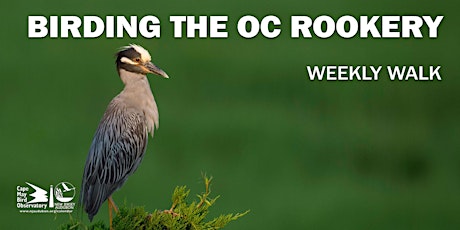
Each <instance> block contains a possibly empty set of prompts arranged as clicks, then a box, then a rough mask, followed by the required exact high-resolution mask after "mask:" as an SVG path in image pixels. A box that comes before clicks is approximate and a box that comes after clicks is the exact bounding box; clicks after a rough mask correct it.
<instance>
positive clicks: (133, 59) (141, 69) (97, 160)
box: [80, 45, 168, 220]
mask: <svg viewBox="0 0 460 230" xmlns="http://www.w3.org/2000/svg"><path fill="white" fill-rule="evenodd" d="M116 63H117V70H118V74H119V75H120V78H121V80H122V81H123V83H124V85H125V87H124V89H123V91H122V92H121V93H120V94H119V95H117V96H116V97H115V98H114V99H113V100H112V101H111V102H110V104H109V106H108V107H107V109H106V111H105V113H104V116H103V117H102V120H101V121H100V123H99V126H98V128H97V130H96V133H95V135H94V138H93V142H92V144H91V147H90V150H89V153H88V157H87V158H86V165H85V169H84V173H83V180H82V187H81V195H80V202H81V204H82V205H83V206H84V210H85V211H86V212H87V213H88V217H89V219H90V220H92V219H93V217H94V215H96V213H97V212H98V210H99V208H100V207H101V205H102V204H103V203H104V201H105V200H107V199H108V198H109V197H110V196H111V195H112V194H113V193H114V192H115V191H116V190H117V189H119V188H120V187H121V186H122V185H123V184H124V183H125V182H126V180H127V179H128V177H129V176H130V175H131V174H133V173H134V172H135V171H136V169H137V168H138V166H139V164H140V163H141V161H142V158H143V156H144V153H145V150H146V146H147V140H148V134H149V133H151V135H152V136H153V132H154V129H155V127H156V128H158V125H159V123H158V121H159V115H158V109H157V105H156V103H155V100H154V97H153V94H152V91H151V89H150V85H149V82H148V80H147V77H146V74H147V73H154V74H157V75H161V76H163V77H166V78H167V77H168V75H167V74H166V73H165V72H164V71H162V70H161V69H159V68H158V67H156V66H155V65H153V64H152V63H151V62H150V55H149V54H148V52H147V51H146V50H145V49H143V48H142V47H140V46H136V45H131V46H128V47H124V48H123V49H122V50H121V51H120V52H118V53H117V61H116Z"/></svg>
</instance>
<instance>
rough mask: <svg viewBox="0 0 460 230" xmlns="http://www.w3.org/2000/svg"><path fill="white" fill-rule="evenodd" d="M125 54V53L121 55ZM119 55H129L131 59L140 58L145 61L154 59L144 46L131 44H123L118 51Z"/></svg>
mask: <svg viewBox="0 0 460 230" xmlns="http://www.w3.org/2000/svg"><path fill="white" fill-rule="evenodd" d="M120 54H123V55H120ZM117 55H118V56H124V57H128V58H130V59H133V58H136V57H137V58H140V60H142V62H143V63H145V62H149V61H151V60H152V57H151V56H150V53H149V51H147V50H146V49H144V48H143V47H142V46H139V45H135V44H130V45H129V46H123V47H121V48H120V51H119V52H118V53H117Z"/></svg>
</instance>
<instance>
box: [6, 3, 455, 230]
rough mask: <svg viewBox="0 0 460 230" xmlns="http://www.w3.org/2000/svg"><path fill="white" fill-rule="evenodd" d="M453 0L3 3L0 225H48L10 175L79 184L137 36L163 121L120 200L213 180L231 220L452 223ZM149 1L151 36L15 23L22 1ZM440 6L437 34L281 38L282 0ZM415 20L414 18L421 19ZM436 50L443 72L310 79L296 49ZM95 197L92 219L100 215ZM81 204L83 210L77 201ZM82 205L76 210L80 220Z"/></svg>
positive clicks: (424, 55) (386, 57) (51, 223)
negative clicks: (196, 20)
mask: <svg viewBox="0 0 460 230" xmlns="http://www.w3.org/2000/svg"><path fill="white" fill-rule="evenodd" d="M459 10H460V7H459V6H458V3H455V1H449V3H448V2H447V1H445V2H442V3H441V2H434V1H428V0H425V1H396V0H392V1H365V0H354V1H338V0H327V1H314V2H311V1H310V2H305V1H290V0H286V1H260V2H256V1H252V2H249V1H221V0H202V1H184V2H180V1H162V2H158V1H110V2H108V1H105V2H103V1H64V2H63V1H57V0H53V1H46V2H45V1H30V2H27V3H26V2H23V1H10V2H8V3H7V4H6V3H4V4H3V6H2V9H1V10H0V11H1V14H0V15H1V29H2V32H1V41H2V48H1V54H0V58H1V59H0V63H1V64H0V65H1V75H0V77H1V84H0V108H1V113H0V130H1V132H0V145H1V154H2V155H1V157H2V160H1V174H0V176H1V185H0V195H1V196H0V201H1V204H2V205H0V216H1V219H2V221H1V222H0V226H1V228H2V229H13V228H14V229H54V228H55V227H57V226H58V225H59V224H61V223H63V222H65V221H67V220H68V215H66V214H60V215H54V214H20V213H19V211H18V209H17V208H16V200H15V199H16V194H15V193H16V186H17V185H24V183H25V182H26V181H27V182H31V183H35V184H37V185H41V186H44V187H46V186H48V185H50V184H56V183H58V182H60V181H68V182H71V183H73V184H74V185H76V186H77V189H78V188H79V185H80V181H81V175H82V171H83V166H84V163H85V158H86V154H87V151H88V149H89V146H90V143H91V140H92V137H93V134H94V131H95V130H96V127H97V124H98V122H99V120H100V118H101V116H102V114H103V112H104V110H105V108H106V106H107V104H108V103H109V101H110V100H111V98H112V97H114V96H115V95H116V94H118V93H119V91H121V89H122V83H121V81H120V80H119V78H118V76H117V74H116V71H115V66H114V58H113V54H114V53H115V52H116V50H117V48H118V47H120V46H123V45H127V44H128V43H137V44H140V45H142V46H144V47H145V48H147V49H148V50H150V53H151V54H152V56H153V61H154V63H156V64H157V65H158V66H160V67H161V68H163V69H164V70H165V71H166V72H167V73H168V74H169V75H170V76H171V78H170V79H169V80H165V79H161V78H159V77H156V76H149V78H150V83H151V86H152V89H153V91H154V95H155V98H156V101H157V103H158V106H159V110H160V118H161V119H160V123H161V127H160V129H159V130H158V131H157V132H156V134H155V138H154V139H153V140H150V142H149V146H148V148H147V153H146V156H145V158H144V161H143V163H142V164H141V166H140V168H139V170H138V171H137V172H136V173H135V174H134V175H133V176H132V177H131V178H130V179H129V180H128V182H127V183H126V184H125V186H124V187H123V188H122V189H121V190H119V191H118V192H117V193H116V194H115V195H114V199H115V201H117V202H118V204H123V202H124V201H125V200H126V202H127V204H128V205H131V204H132V205H145V207H146V209H147V210H154V209H167V208H169V206H170V194H171V193H172V191H173V189H174V187H175V186H176V185H187V186H189V187H190V188H191V189H192V191H191V193H192V194H196V193H199V192H201V191H202V189H203V183H202V180H201V173H202V172H206V173H207V174H208V175H212V176H213V177H214V178H215V181H214V184H213V186H212V189H213V193H214V195H218V194H219V195H221V198H220V199H219V200H218V202H217V204H216V206H215V207H214V208H213V209H212V213H214V215H217V214H220V213H229V212H241V211H245V210H247V209H250V210H251V212H250V213H249V214H248V215H247V216H245V217H244V218H242V219H240V220H238V221H236V222H234V223H231V224H230V225H229V226H228V229H459V228H460V218H459V214H460V195H459V194H460V154H459V150H458V149H459V147H460V145H459V137H460V123H459V112H460V100H459V96H460V93H459V83H460V82H459V74H458V73H459V72H460V65H459V58H458V56H459V51H460V42H459V41H460V39H459V36H460V32H459V30H458V28H459V27H458V23H460V20H459V19H460V16H459V14H458V12H459ZM148 14H153V15H156V16H158V17H159V19H160V20H161V23H162V27H161V30H162V31H161V38H160V39H151V40H149V39H143V38H137V39H130V38H124V39H106V38H104V37H101V38H98V39H73V38H70V39H50V38H45V39H28V38H27V16H28V15H45V16H49V15H79V16H83V15H99V16H101V17H105V16H106V15H137V16H139V17H141V16H144V15H148ZM247 14H252V15H255V16H257V17H259V18H262V17H263V16H265V15H268V14H274V15H277V16H278V17H279V18H280V19H281V20H282V23H283V25H282V26H281V28H282V33H281V35H280V36H279V37H278V38H276V39H266V38H264V37H261V36H258V37H256V38H254V39H244V38H241V37H240V36H239V35H238V34H237V31H236V22H237V19H239V18H240V17H241V16H243V15H247ZM322 14H327V15H331V16H332V17H334V18H338V17H340V16H341V15H345V14H351V15H355V16H359V15H431V16H436V15H444V16H445V18H444V20H443V22H442V23H441V26H440V29H439V34H438V36H439V37H438V38H437V39H428V38H425V39H359V38H354V39H342V38H339V37H337V35H335V36H334V37H332V38H329V39H319V38H313V39H291V38H290V30H289V29H290V28H289V18H290V16H291V15H309V16H311V17H316V16H318V15H322ZM170 15H196V16H198V15H228V16H229V22H228V31H229V38H228V39H186V38H183V39H174V38H173V28H172V24H171V23H170V22H169V20H168V19H169V16H170ZM425 32H426V30H425ZM315 64H316V65H327V64H343V65H384V66H386V65H442V69H441V73H442V77H443V81H441V82H438V81H434V82H413V81H411V82H391V81H389V80H388V79H387V78H386V77H384V76H386V75H382V79H381V80H379V81H378V82H311V81H309V80H307V75H306V71H305V66H306V65H315ZM107 217H108V216H107V206H106V205H105V204H104V206H103V207H102V208H101V211H100V212H99V214H98V215H97V216H96V218H95V219H96V220H104V221H106V222H107ZM85 219H86V217H85ZM86 221H87V220H86Z"/></svg>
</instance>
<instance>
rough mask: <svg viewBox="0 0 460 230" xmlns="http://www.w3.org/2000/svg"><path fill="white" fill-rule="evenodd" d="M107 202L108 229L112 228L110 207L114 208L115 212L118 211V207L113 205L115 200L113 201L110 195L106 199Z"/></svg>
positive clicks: (111, 229)
mask: <svg viewBox="0 0 460 230" xmlns="http://www.w3.org/2000/svg"><path fill="white" fill-rule="evenodd" d="M107 203H108V204H109V224H110V230H113V227H112V208H113V210H115V212H116V213H118V207H117V205H115V202H113V199H112V196H109V199H108V200H107Z"/></svg>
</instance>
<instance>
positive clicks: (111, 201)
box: [109, 196, 118, 213]
mask: <svg viewBox="0 0 460 230" xmlns="http://www.w3.org/2000/svg"><path fill="white" fill-rule="evenodd" d="M109 202H110V203H112V208H113V210H115V213H118V207H117V205H116V204H115V202H114V201H113V199H112V196H109Z"/></svg>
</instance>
